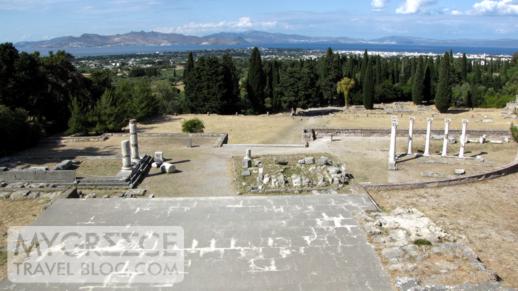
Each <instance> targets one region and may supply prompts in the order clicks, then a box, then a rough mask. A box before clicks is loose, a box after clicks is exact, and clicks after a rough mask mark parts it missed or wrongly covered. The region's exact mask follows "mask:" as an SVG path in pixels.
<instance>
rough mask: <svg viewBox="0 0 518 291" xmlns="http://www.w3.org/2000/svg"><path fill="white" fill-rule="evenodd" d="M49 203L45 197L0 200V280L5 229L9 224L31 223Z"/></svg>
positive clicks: (0, 278) (4, 266)
mask: <svg viewBox="0 0 518 291" xmlns="http://www.w3.org/2000/svg"><path fill="white" fill-rule="evenodd" d="M48 203H49V200H48V199H46V198H40V199H36V200H20V201H10V200H0V210H1V211H0V280H2V279H3V278H5V277H6V274H7V268H6V261H7V257H6V252H5V249H6V247H7V245H6V244H7V230H8V228H9V227H11V226H24V225H29V224H31V223H32V222H33V221H34V220H35V219H36V218H37V217H38V215H40V213H41V212H42V210H43V207H44V206H45V205H47V204H48Z"/></svg>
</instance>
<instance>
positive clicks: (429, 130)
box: [424, 118, 433, 157]
mask: <svg viewBox="0 0 518 291" xmlns="http://www.w3.org/2000/svg"><path fill="white" fill-rule="evenodd" d="M432 121H433V118H428V119H426V122H427V124H426V140H425V144H424V156H425V157H429V156H430V138H431V137H432Z"/></svg>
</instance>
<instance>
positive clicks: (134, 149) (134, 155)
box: [129, 119, 140, 163]
mask: <svg viewBox="0 0 518 291" xmlns="http://www.w3.org/2000/svg"><path fill="white" fill-rule="evenodd" d="M129 132H130V144H131V161H132V162H135V163H136V162H138V161H140V154H139V151H138V137H137V121H136V120H135V119H132V120H130V122H129Z"/></svg>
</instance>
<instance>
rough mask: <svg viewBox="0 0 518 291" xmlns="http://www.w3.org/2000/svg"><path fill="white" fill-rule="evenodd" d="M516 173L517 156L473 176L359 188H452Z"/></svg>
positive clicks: (371, 185)
mask: <svg viewBox="0 0 518 291" xmlns="http://www.w3.org/2000/svg"><path fill="white" fill-rule="evenodd" d="M514 173H518V154H517V157H516V159H515V160H514V161H513V162H512V163H510V164H507V165H505V166H502V167H499V168H497V169H494V170H492V171H489V172H486V173H482V174H475V175H471V176H464V177H458V178H453V179H447V180H439V181H430V182H418V183H401V184H366V183H362V184H361V186H362V187H364V188H365V189H366V190H368V191H370V190H374V191H384V190H410V189H422V188H435V187H446V186H454V185H460V184H466V183H473V182H477V181H484V180H490V179H495V178H499V177H503V176H507V175H510V174H514Z"/></svg>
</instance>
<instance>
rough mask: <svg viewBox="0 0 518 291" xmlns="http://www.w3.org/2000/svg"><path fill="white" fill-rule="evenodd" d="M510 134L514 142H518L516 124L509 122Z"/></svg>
mask: <svg viewBox="0 0 518 291" xmlns="http://www.w3.org/2000/svg"><path fill="white" fill-rule="evenodd" d="M511 134H512V135H513V139H514V141H515V142H518V126H515V125H514V124H512V123H511Z"/></svg>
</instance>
